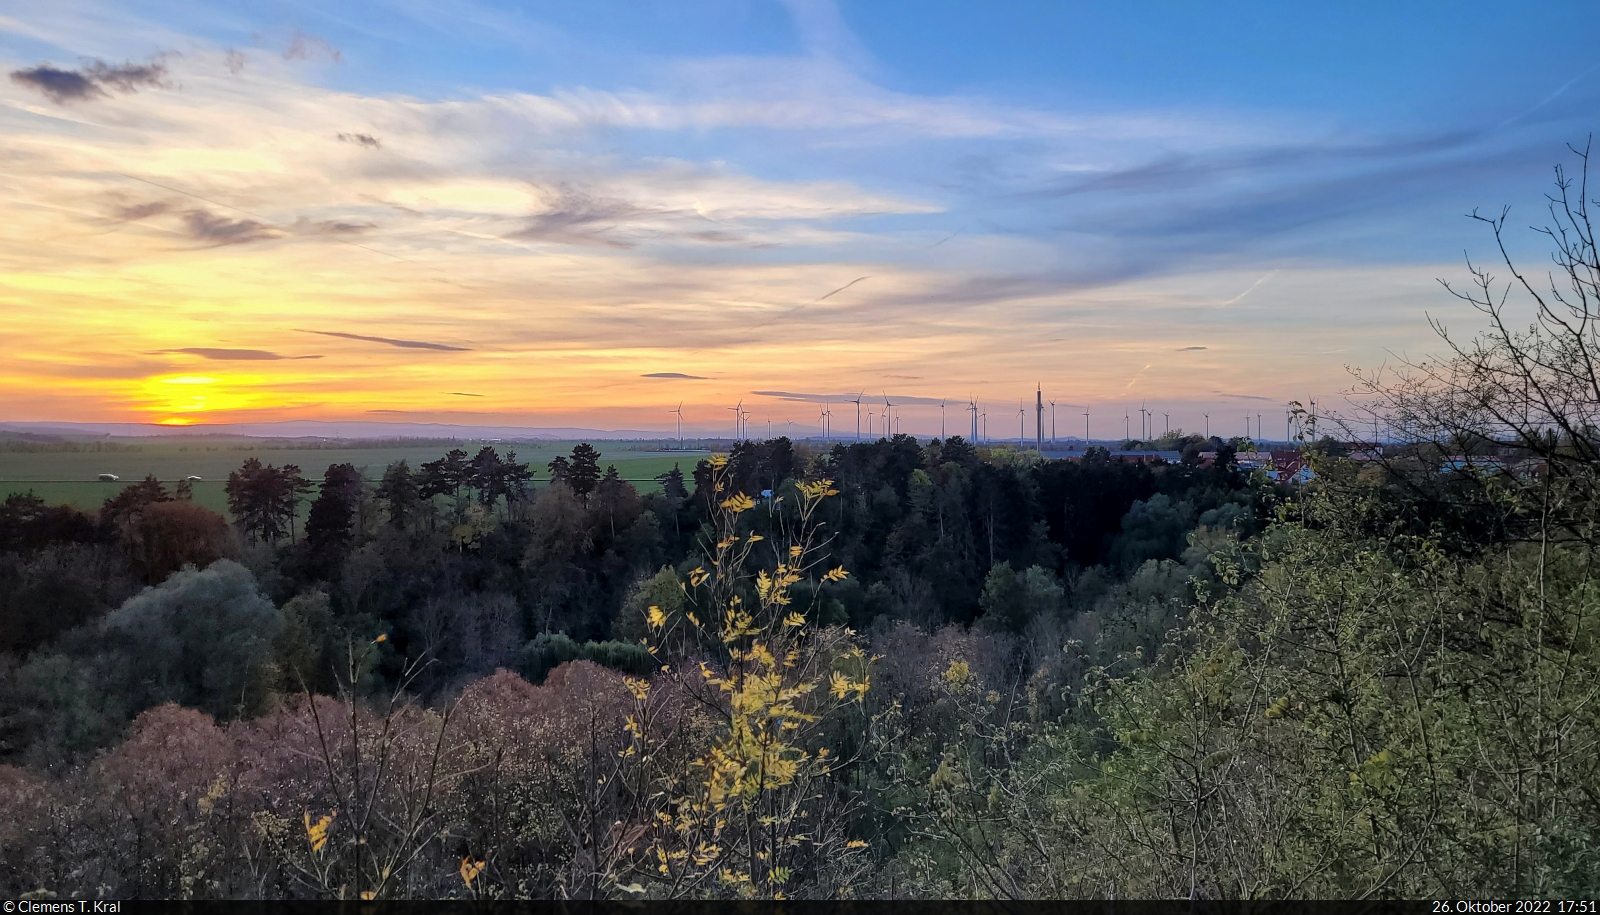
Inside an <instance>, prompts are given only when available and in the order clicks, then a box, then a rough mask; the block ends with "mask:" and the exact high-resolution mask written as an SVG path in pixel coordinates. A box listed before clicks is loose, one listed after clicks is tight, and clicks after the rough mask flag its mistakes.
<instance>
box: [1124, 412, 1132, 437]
mask: <svg viewBox="0 0 1600 915" xmlns="http://www.w3.org/2000/svg"><path fill="white" fill-rule="evenodd" d="M1122 438H1123V440H1124V441H1127V440H1129V439H1132V438H1133V417H1132V416H1130V415H1129V414H1128V408H1127V407H1123V408H1122Z"/></svg>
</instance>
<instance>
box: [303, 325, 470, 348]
mask: <svg viewBox="0 0 1600 915" xmlns="http://www.w3.org/2000/svg"><path fill="white" fill-rule="evenodd" d="M296 330H299V328H296ZM300 333H302V334H317V335H319V336H323V337H339V338H342V339H345V340H360V341H362V342H365V343H382V344H384V345H385V346H398V347H400V348H401V349H428V350H438V351H440V352H446V353H466V352H471V350H469V349H468V348H467V347H465V346H450V345H449V344H445V343H428V342H426V341H424V340H397V339H395V338H393V337H369V336H367V335H365V334H346V333H340V332H338V331H332V330H300Z"/></svg>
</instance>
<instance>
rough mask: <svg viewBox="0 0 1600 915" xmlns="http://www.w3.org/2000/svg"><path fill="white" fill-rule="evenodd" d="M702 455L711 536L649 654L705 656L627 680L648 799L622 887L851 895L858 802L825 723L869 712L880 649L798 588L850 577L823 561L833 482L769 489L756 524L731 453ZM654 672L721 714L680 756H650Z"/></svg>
mask: <svg viewBox="0 0 1600 915" xmlns="http://www.w3.org/2000/svg"><path fill="white" fill-rule="evenodd" d="M710 463H711V468H712V481H711V493H710V497H711V500H712V502H713V505H714V506H715V511H714V512H713V518H712V533H711V535H710V536H709V537H708V538H707V542H705V544H704V561H703V562H702V564H701V565H699V566H698V567H696V568H695V569H693V570H692V571H691V572H690V573H689V576H688V579H689V580H688V582H686V583H685V584H684V593H685V595H686V597H687V608H686V609H685V611H684V612H683V613H682V614H681V616H678V615H676V614H674V615H672V616H669V615H668V614H667V613H665V612H663V611H662V610H661V609H660V608H659V607H656V606H652V607H650V608H648V610H647V618H646V622H647V624H648V626H649V629H650V637H649V638H648V639H647V640H646V644H647V647H650V648H651V651H652V653H655V652H656V651H657V648H656V646H657V645H659V644H660V643H661V642H662V641H663V640H666V639H668V638H669V637H670V638H673V639H674V640H675V641H676V640H678V639H679V638H683V640H684V641H687V642H688V643H689V644H693V645H698V646H699V651H700V652H701V659H700V660H699V661H698V663H692V664H688V663H686V664H680V665H678V666H677V667H673V666H671V665H663V667H662V671H661V676H660V677H658V678H657V680H656V682H655V683H652V682H650V681H646V680H642V679H637V680H635V679H630V681H629V687H630V689H632V691H633V694H634V699H635V706H636V708H635V714H634V715H633V716H632V717H630V718H629V720H628V723H627V727H628V731H629V733H630V735H631V736H632V738H633V742H632V744H631V745H630V746H628V747H627V748H626V749H625V750H624V751H623V753H624V755H625V756H627V757H629V758H634V759H637V760H638V761H639V765H638V767H637V772H638V778H639V780H638V783H637V786H636V790H638V791H639V792H640V793H641V795H642V796H649V797H651V798H654V799H655V802H654V803H652V804H650V805H647V809H646V810H645V811H643V812H644V813H645V814H646V815H647V816H648V820H647V822H645V823H643V824H640V825H644V826H646V827H648V828H647V831H646V832H645V833H644V834H643V835H642V836H640V837H639V840H638V843H637V846H636V847H635V848H634V849H630V851H632V852H634V854H633V855H632V857H631V858H630V863H631V866H632V873H633V874H634V875H635V877H636V880H635V882H633V883H631V884H629V885H627V886H620V885H619V887H618V888H619V889H620V890H622V891H624V892H628V893H633V894H636V895H644V896H656V897H745V898H750V897H756V898H783V897H785V896H795V895H805V896H837V895H843V894H848V892H849V891H850V885H851V884H852V883H853V882H855V879H856V878H857V877H858V876H859V874H860V873H862V872H864V871H865V869H866V867H867V863H868V858H867V851H868V850H867V848H866V843H865V842H861V841H859V840H852V839H851V838H850V836H849V835H848V833H847V826H848V820H849V817H848V815H847V814H848V810H849V807H850V805H851V804H852V799H851V796H850V795H849V794H848V793H847V792H845V791H842V790H840V784H839V781H838V779H839V776H840V774H841V773H842V772H843V771H844V770H845V769H847V768H848V767H849V765H850V764H851V762H852V761H851V760H840V759H838V758H837V756H836V754H834V753H833V751H831V750H830V748H829V747H828V746H826V745H825V741H824V728H825V727H826V726H828V725H830V724H833V723H836V722H837V721H838V720H839V719H840V718H841V717H843V716H847V715H850V714H862V712H861V708H862V699H863V697H864V696H865V695H866V693H867V691H868V690H869V689H870V687H871V666H872V661H873V660H874V659H873V658H870V657H868V656H867V655H866V653H865V652H863V651H862V649H861V648H860V647H859V646H857V645H856V644H855V639H854V634H853V633H851V632H850V631H849V630H845V629H838V628H822V627H817V626H815V625H813V624H812V622H811V620H810V619H809V617H808V611H810V610H812V609H813V608H811V607H802V606H797V602H796V601H795V599H794V596H793V595H792V593H791V589H793V588H794V586H795V585H797V584H799V583H801V582H803V581H808V580H810V581H813V582H815V581H818V580H820V583H827V582H837V581H842V580H843V579H845V578H846V577H847V575H848V573H847V572H845V570H844V569H843V568H842V567H834V568H832V569H830V570H824V568H823V567H824V565H825V563H824V559H825V554H826V547H827V542H828V538H827V537H825V536H824V525H823V524H822V523H821V521H820V519H819V518H818V512H817V510H818V508H819V507H820V506H821V505H822V503H823V501H824V500H825V499H827V498H828V497H830V496H834V495H837V494H838V493H837V490H835V489H834V488H833V486H832V481H830V480H817V481H815V482H802V483H798V484H796V485H795V487H794V490H793V493H792V497H791V498H792V504H790V505H784V504H783V502H782V501H781V500H782V499H783V498H784V497H783V496H777V497H775V498H774V500H773V503H772V504H770V505H769V509H770V511H771V517H772V519H773V522H772V526H771V527H770V528H769V532H770V536H763V535H761V534H757V533H754V532H753V531H752V530H751V527H752V526H751V524H750V523H749V518H748V516H747V513H750V512H751V511H752V509H754V508H755V507H756V503H755V501H754V500H753V499H752V498H751V497H750V496H749V495H747V494H745V493H740V492H729V491H728V489H729V483H728V481H729V479H730V473H729V465H728V462H727V459H726V458H725V457H722V456H720V455H719V456H717V457H714V458H713V459H712V460H711V462H710ZM763 544H764V545H763ZM812 593H816V592H815V590H813V592H812ZM680 627H681V631H673V630H680ZM663 681H671V683H672V685H673V686H675V687H677V688H680V689H681V690H682V691H683V692H685V693H687V694H688V695H689V696H690V697H692V699H693V700H694V701H695V702H696V703H698V705H699V706H700V707H701V708H702V709H704V710H706V712H707V714H708V715H709V717H710V718H711V720H712V721H713V722H714V724H713V727H712V729H711V731H710V735H709V740H708V741H707V744H706V745H705V747H704V750H703V752H702V753H700V754H699V755H698V757H697V758H695V759H694V760H693V762H692V764H691V765H689V766H688V767H687V768H684V767H678V768H676V769H669V768H666V767H655V766H652V765H651V760H652V759H653V757H654V755H655V753H656V750H657V749H658V740H657V738H656V737H655V736H654V735H655V734H657V733H658V732H659V728H656V727H654V726H653V718H654V716H655V715H656V714H657V711H656V710H657V709H658V708H659V703H656V702H654V701H653V696H652V690H659V689H660V688H661V687H662V686H664V685H666V684H665V683H664V682H663Z"/></svg>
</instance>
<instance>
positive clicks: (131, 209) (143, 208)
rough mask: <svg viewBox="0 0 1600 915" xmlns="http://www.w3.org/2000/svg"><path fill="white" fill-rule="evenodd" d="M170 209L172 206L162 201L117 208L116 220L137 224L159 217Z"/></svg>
mask: <svg viewBox="0 0 1600 915" xmlns="http://www.w3.org/2000/svg"><path fill="white" fill-rule="evenodd" d="M171 209H172V204H170V203H167V202H165V201H162V200H152V201H150V202H149V203H136V204H134V205H133V206H125V207H118V208H117V218H118V219H124V220H127V221H128V222H138V221H139V220H141V219H148V218H150V217H151V216H160V215H161V214H162V213H165V212H167V211H168V210H171Z"/></svg>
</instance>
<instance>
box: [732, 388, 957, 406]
mask: <svg viewBox="0 0 1600 915" xmlns="http://www.w3.org/2000/svg"><path fill="white" fill-rule="evenodd" d="M750 393H752V394H755V395H756V396H758V397H776V398H778V399H779V400H797V401H800V402H801V403H848V404H853V403H855V400H856V397H857V396H859V397H860V398H861V405H862V406H863V407H865V406H867V405H869V404H875V405H877V406H880V407H881V406H883V392H882V391H880V392H878V393H876V394H873V393H871V392H863V393H861V394H859V395H858V394H857V393H856V392H855V391H850V392H848V393H845V394H799V393H795V392H794V391H751V392H750ZM889 402H890V403H892V404H894V405H895V406H896V407H937V406H938V405H939V398H937V397H912V396H910V395H908V394H890V395H889ZM944 402H945V403H946V404H947V405H954V404H956V403H958V401H957V400H956V399H955V398H945V401H944ZM965 402H966V401H959V403H965Z"/></svg>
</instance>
